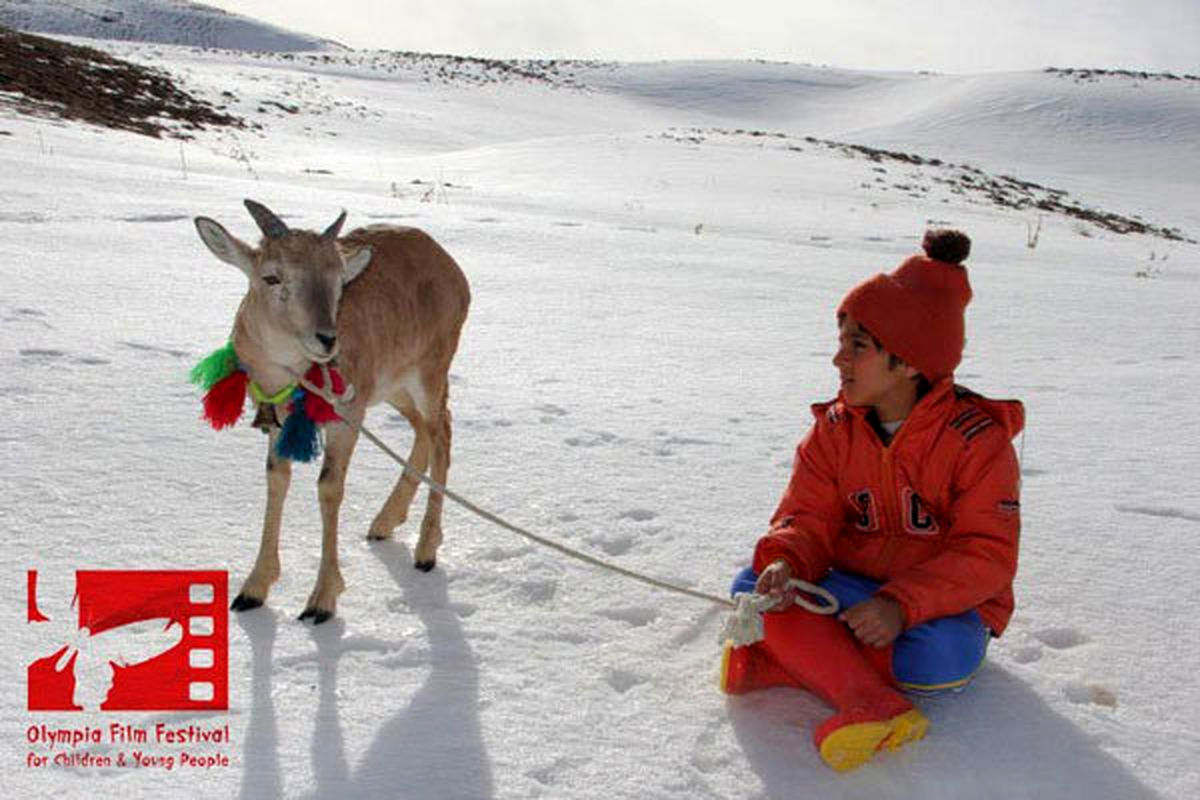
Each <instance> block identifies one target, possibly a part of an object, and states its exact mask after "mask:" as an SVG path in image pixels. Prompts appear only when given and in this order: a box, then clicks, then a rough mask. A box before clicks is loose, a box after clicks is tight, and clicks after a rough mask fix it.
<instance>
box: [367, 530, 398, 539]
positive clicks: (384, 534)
mask: <svg viewBox="0 0 1200 800" xmlns="http://www.w3.org/2000/svg"><path fill="white" fill-rule="evenodd" d="M390 538H392V531H368V532H367V541H368V542H386V541H387V540H388V539H390Z"/></svg>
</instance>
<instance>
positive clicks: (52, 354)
mask: <svg viewBox="0 0 1200 800" xmlns="http://www.w3.org/2000/svg"><path fill="white" fill-rule="evenodd" d="M17 352H18V353H19V354H20V355H21V356H22V357H24V358H28V359H31V360H33V361H40V362H42V363H48V362H50V361H55V360H57V359H60V358H62V357H63V356H65V355H66V353H64V352H63V351H62V350H51V349H48V348H40V347H27V348H25V349H24V350H18V351H17Z"/></svg>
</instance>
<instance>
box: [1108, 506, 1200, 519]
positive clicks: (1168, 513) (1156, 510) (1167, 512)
mask: <svg viewBox="0 0 1200 800" xmlns="http://www.w3.org/2000/svg"><path fill="white" fill-rule="evenodd" d="M1115 508H1116V509H1117V511H1120V512H1121V513H1122V514H1142V515H1143V516H1147V517H1166V518H1167V519H1185V520H1187V521H1188V522H1200V514H1198V513H1196V512H1194V511H1184V510H1183V509H1181V508H1170V507H1167V506H1115Z"/></svg>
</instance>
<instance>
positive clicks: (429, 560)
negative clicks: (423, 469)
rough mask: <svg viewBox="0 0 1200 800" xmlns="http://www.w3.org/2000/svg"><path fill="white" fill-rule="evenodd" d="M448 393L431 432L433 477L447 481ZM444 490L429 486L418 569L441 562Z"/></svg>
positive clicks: (448, 451) (414, 558)
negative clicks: (439, 557)
mask: <svg viewBox="0 0 1200 800" xmlns="http://www.w3.org/2000/svg"><path fill="white" fill-rule="evenodd" d="M444 398H445V395H444V394H443V401H442V404H441V408H440V410H439V413H438V414H437V416H436V417H435V418H434V419H433V420H431V421H430V422H429V423H428V425H429V433H430V439H431V445H430V451H431V457H430V471H429V477H430V478H432V479H433V480H435V481H437V482H438V483H440V484H441V485H442V486H445V485H446V476H447V474H449V472H450V440H451V430H450V409H449V408H448V407H447V406H446V403H445V399H444ZM443 500H444V497H443V495H442V493H441V492H436V491H434V490H433V489H430V490H429V498H428V500H427V501H426V503H425V518H424V519H423V520H421V536H420V538H419V539H418V540H417V549H416V552H415V553H414V554H413V561H414V562H415V566H416V568H417V569H419V570H421V571H422V572H428V571H429V570H431V569H433V568H434V566H435V565H436V564H437V551H438V547H439V546H440V545H441V544H442V503H443Z"/></svg>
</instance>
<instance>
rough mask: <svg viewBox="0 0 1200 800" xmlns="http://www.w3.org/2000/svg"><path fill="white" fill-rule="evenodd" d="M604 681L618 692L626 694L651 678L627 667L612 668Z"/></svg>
mask: <svg viewBox="0 0 1200 800" xmlns="http://www.w3.org/2000/svg"><path fill="white" fill-rule="evenodd" d="M604 682H605V683H607V684H608V685H609V686H611V687H612V688H613V689H615V690H616V691H617V693H618V694H625V693H626V692H628V691H629V690H630V689H632V688H633V687H635V686H640V685H641V684H643V683H649V678H646V677H644V676H642V675H638V674H637V673H636V672H632V671H630V670H626V669H610V670H609V671H608V674H607V675H605V676H604Z"/></svg>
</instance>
